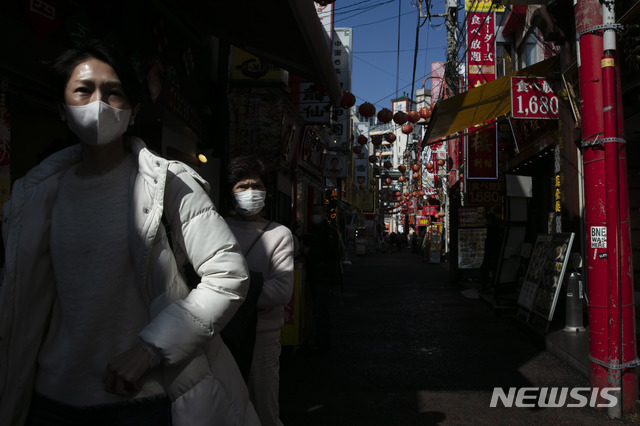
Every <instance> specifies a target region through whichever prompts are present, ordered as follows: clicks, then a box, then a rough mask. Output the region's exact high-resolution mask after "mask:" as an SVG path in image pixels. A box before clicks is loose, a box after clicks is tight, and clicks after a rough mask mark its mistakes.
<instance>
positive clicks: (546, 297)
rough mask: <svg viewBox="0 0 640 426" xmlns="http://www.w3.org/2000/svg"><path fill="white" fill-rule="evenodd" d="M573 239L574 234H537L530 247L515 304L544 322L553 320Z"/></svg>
mask: <svg viewBox="0 0 640 426" xmlns="http://www.w3.org/2000/svg"><path fill="white" fill-rule="evenodd" d="M573 237H574V234H573V233H562V234H540V235H538V238H537V239H536V243H535V246H534V247H533V252H532V254H531V259H530V261H529V267H528V268H527V274H526V276H525V279H524V283H523V285H522V290H521V291H520V296H519V297H518V304H519V305H520V306H522V307H524V308H526V309H527V310H529V311H531V312H534V313H536V314H538V315H540V316H542V317H543V318H545V319H546V320H547V321H551V319H552V318H553V311H554V310H555V307H556V303H557V301H558V295H559V292H560V288H561V287H562V279H563V277H564V272H565V269H566V267H567V261H568V259H569V253H571V245H572V244H573Z"/></svg>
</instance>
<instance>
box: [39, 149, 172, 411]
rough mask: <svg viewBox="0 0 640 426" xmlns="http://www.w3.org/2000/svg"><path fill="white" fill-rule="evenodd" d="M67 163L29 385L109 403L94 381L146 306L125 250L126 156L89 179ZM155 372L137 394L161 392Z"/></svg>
mask: <svg viewBox="0 0 640 426" xmlns="http://www.w3.org/2000/svg"><path fill="white" fill-rule="evenodd" d="M76 169H77V168H76V167H72V168H71V169H70V170H69V171H68V172H67V173H66V175H65V176H64V177H63V179H62V182H61V185H60V191H59V193H58V197H57V199H56V201H55V205H54V208H53V213H52V223H51V241H50V247H51V257H52V259H53V268H54V271H55V279H56V290H57V299H56V300H55V302H54V306H53V312H52V317H51V326H50V328H49V330H48V333H47V335H46V339H45V342H44V343H43V346H42V348H41V350H40V353H39V357H38V372H37V377H36V391H37V392H39V393H41V394H43V395H45V396H47V397H48V398H51V399H54V400H56V401H59V402H62V403H65V404H69V405H74V406H95V405H102V404H110V403H116V402H119V401H122V400H125V399H131V398H129V397H122V396H117V395H113V394H110V393H107V392H105V391H104V389H103V383H102V380H101V377H102V374H103V372H104V370H105V367H106V365H107V362H108V361H109V359H110V358H112V357H113V356H115V355H118V354H120V353H121V352H123V351H125V350H127V349H129V348H130V347H131V346H133V345H134V344H135V343H136V342H137V341H138V337H137V334H138V332H139V331H140V330H141V329H142V328H143V327H144V326H145V325H147V324H148V322H149V315H148V309H147V307H146V305H145V303H144V302H143V300H142V297H141V295H140V291H139V289H138V283H136V282H135V280H134V265H133V261H132V257H131V253H130V249H129V232H130V228H129V217H130V214H131V213H130V186H131V184H130V183H131V179H132V177H133V176H134V174H135V173H136V171H137V168H136V163H135V158H134V157H133V156H132V155H130V156H128V157H127V158H126V159H125V160H123V161H122V162H121V163H120V164H119V165H118V166H117V167H116V168H114V169H112V170H110V171H109V172H107V173H105V174H103V175H100V176H96V177H90V178H85V177H82V178H79V177H78V176H76ZM157 376H158V373H157V372H152V373H150V374H149V377H147V378H146V379H147V380H146V381H145V383H144V385H143V388H142V390H141V391H140V392H139V393H138V394H137V395H136V398H137V397H148V396H153V395H158V394H162V393H164V390H163V388H162V386H161V384H160V382H159V380H158V377H157Z"/></svg>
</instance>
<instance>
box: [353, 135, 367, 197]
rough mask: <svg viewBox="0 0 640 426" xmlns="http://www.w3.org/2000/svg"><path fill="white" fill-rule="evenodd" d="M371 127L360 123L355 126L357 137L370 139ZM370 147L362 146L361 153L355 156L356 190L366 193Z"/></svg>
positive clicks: (354, 174)
mask: <svg viewBox="0 0 640 426" xmlns="http://www.w3.org/2000/svg"><path fill="white" fill-rule="evenodd" d="M368 135H369V125H368V124H367V123H358V124H356V126H355V137H356V139H357V138H358V137H359V136H364V137H365V138H367V139H368ZM369 168H370V167H369V146H368V145H367V144H365V145H362V150H361V151H360V152H359V153H357V154H356V153H354V156H353V176H354V181H355V182H354V184H355V189H357V190H359V191H364V190H366V189H367V188H368V187H369Z"/></svg>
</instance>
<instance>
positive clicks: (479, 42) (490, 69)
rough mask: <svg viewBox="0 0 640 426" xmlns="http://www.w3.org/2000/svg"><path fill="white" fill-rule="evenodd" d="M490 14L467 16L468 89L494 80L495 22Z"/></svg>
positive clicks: (470, 13)
mask: <svg viewBox="0 0 640 426" xmlns="http://www.w3.org/2000/svg"><path fill="white" fill-rule="evenodd" d="M494 19H495V17H494V13H492V12H484V13H478V12H469V13H468V14H467V42H468V43H469V49H468V51H467V70H468V73H469V89H473V88H474V87H478V86H480V85H482V84H484V83H487V82H489V81H493V80H495V78H496V57H495V51H496V46H495V44H496V43H495V41H496V31H495V21H494Z"/></svg>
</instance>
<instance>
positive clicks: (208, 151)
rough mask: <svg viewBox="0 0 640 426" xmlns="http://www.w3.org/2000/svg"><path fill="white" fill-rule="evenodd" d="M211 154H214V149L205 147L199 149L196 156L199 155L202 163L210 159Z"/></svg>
mask: <svg viewBox="0 0 640 426" xmlns="http://www.w3.org/2000/svg"><path fill="white" fill-rule="evenodd" d="M211 154H213V149H212V148H205V149H201V150H198V153H197V154H196V157H198V161H200V163H202V164H205V163H206V162H207V161H209V158H208V157H209V156H210V155H211Z"/></svg>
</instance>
